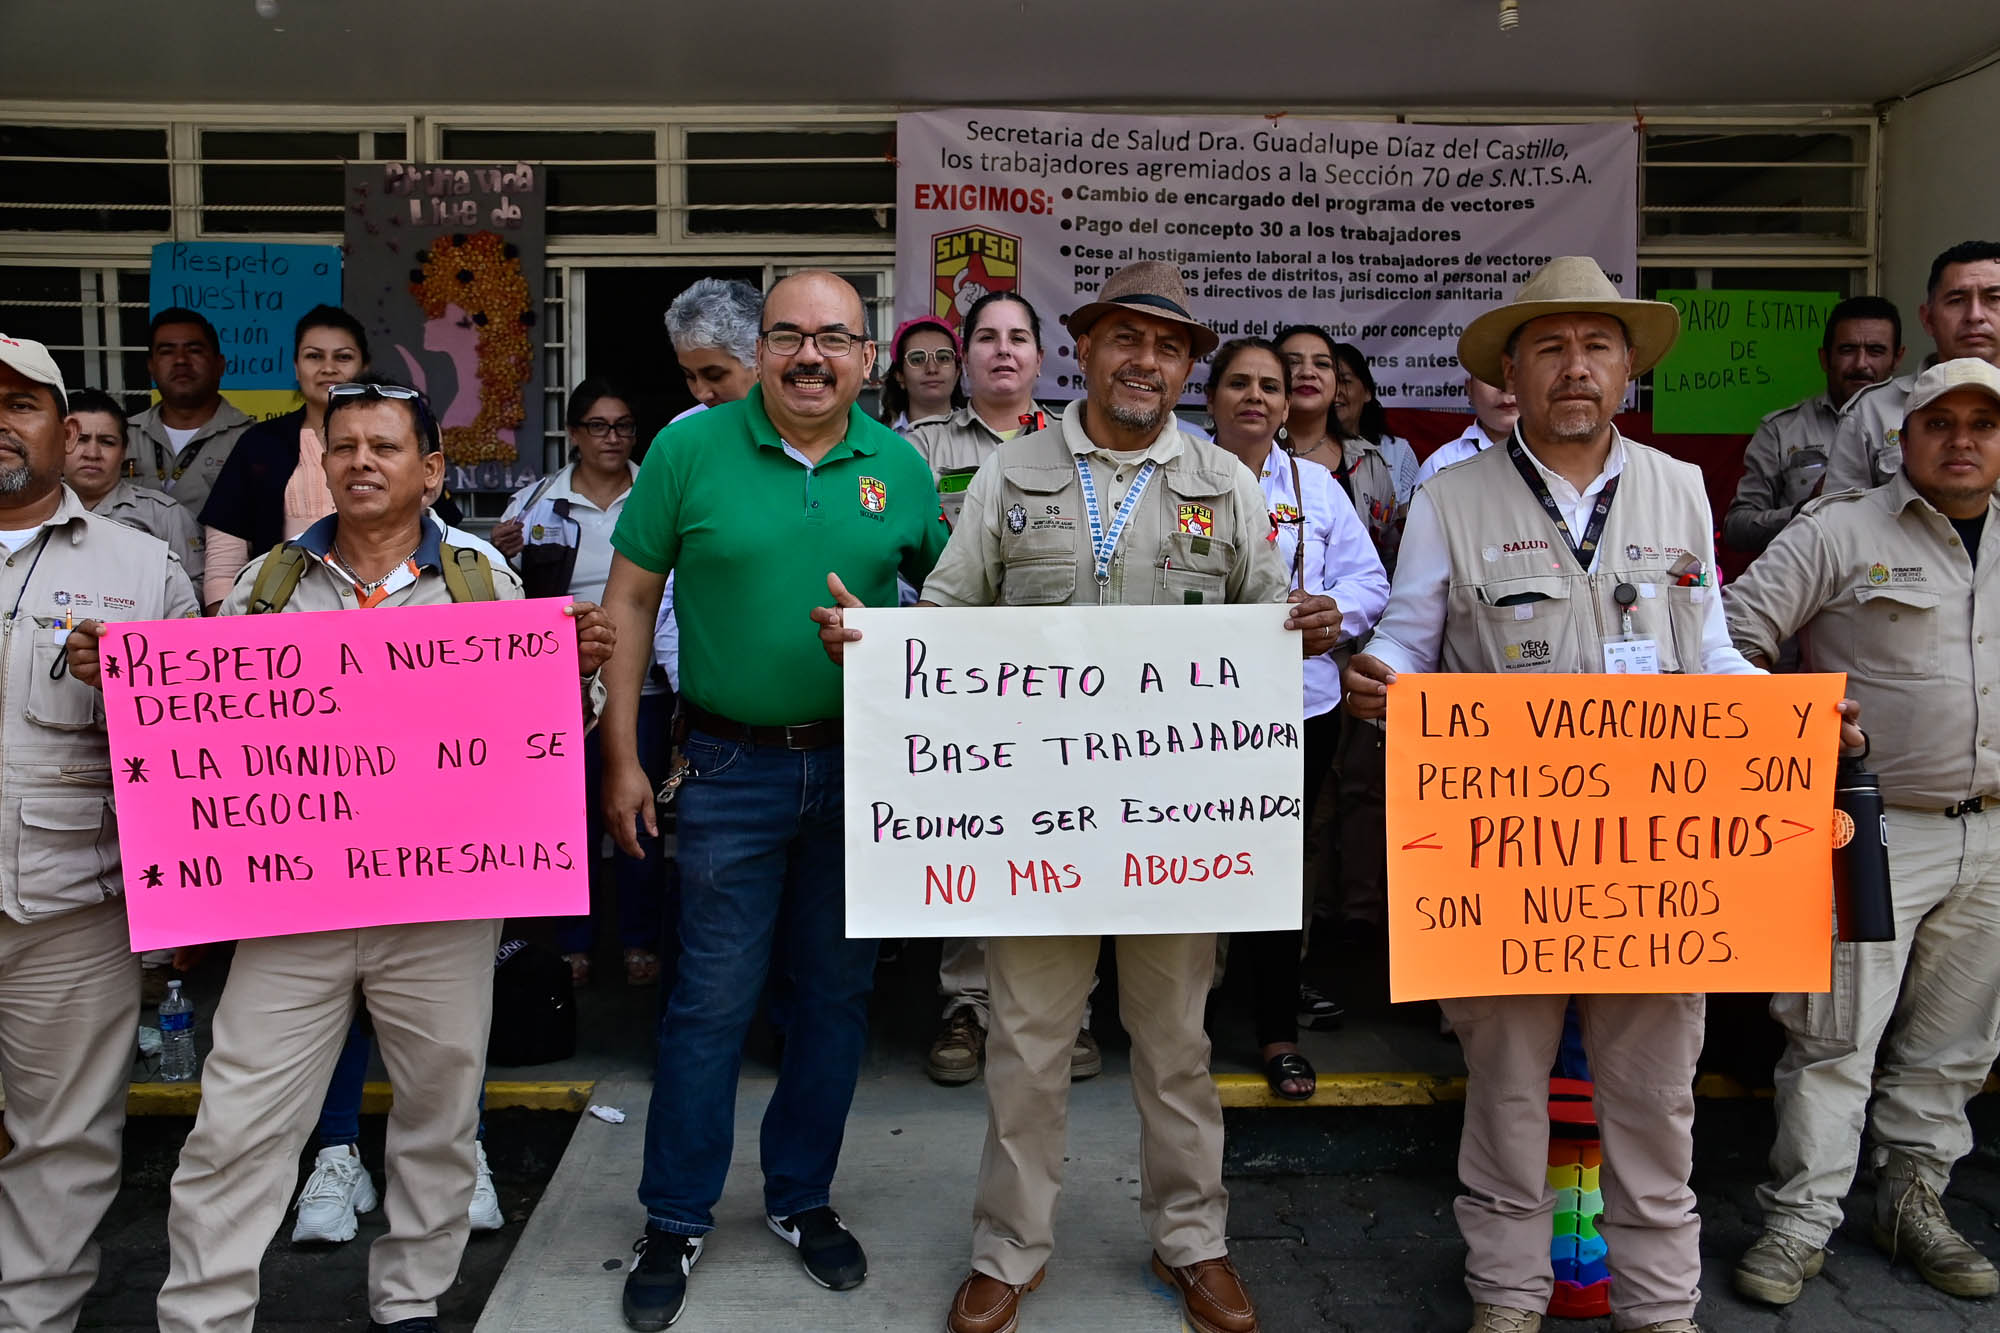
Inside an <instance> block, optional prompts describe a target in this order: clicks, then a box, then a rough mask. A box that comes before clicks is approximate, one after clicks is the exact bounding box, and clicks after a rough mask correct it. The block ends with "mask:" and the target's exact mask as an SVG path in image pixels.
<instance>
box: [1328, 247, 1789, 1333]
mask: <svg viewBox="0 0 2000 1333" xmlns="http://www.w3.org/2000/svg"><path fill="white" fill-rule="evenodd" d="M1679 328H1680V318H1679V316H1678V314H1677V313H1676V312H1675V310H1674V308H1673V306H1671V305H1668V304H1667V303H1665V302H1661V301H1635V300H1628V299H1626V298H1624V297H1622V296H1620V295H1619V293H1618V289H1617V288H1616V287H1614V286H1613V285H1612V284H1611V281H1610V280H1609V279H1608V278H1606V277H1605V276H1604V273H1603V271H1602V270H1601V269H1599V268H1598V266H1597V264H1596V263H1595V262H1594V261H1592V260H1590V259H1587V258H1564V259H1556V260H1553V261H1551V262H1550V263H1549V264H1547V265H1546V266H1544V267H1543V268H1542V269H1540V270H1539V271H1538V272H1536V273H1535V274H1534V276H1533V277H1531V278H1530V279H1529V280H1528V282H1527V283H1526V285H1524V286H1523V287H1522V288H1521V290H1520V291H1519V292H1518V293H1516V295H1515V298H1514V300H1513V301H1512V302H1510V303H1508V304H1507V305H1504V306H1501V307H1500V308H1498V309H1496V310H1490V311H1488V312H1486V313H1485V314H1483V315H1481V316H1480V317H1479V318H1477V319H1475V320H1474V321H1473V322H1472V323H1471V324H1470V325H1469V326H1468V327H1467V328H1466V330H1465V333H1464V334H1463V335H1462V336H1461V337H1460V339H1459V343H1458V355H1459V360H1460V361H1462V362H1463V363H1464V364H1465V368H1466V369H1467V370H1469V371H1471V372H1472V373H1473V374H1474V375H1476V376H1478V377H1479V378H1480V379H1481V380H1483V381H1485V382H1486V383H1487V384H1490V385H1492V386H1494V387H1495V388H1504V389H1505V390H1506V391H1507V392H1509V393H1511V394H1513V395H1514V396H1515V398H1516V400H1517V401H1518V403H1519V405H1520V419H1519V421H1518V423H1517V424H1516V426H1515V428H1514V432H1513V434H1512V436H1511V437H1510V438H1509V439H1508V440H1507V442H1506V444H1505V446H1504V447H1495V448H1492V449H1488V450H1486V451H1485V452H1483V453H1481V454H1479V455H1478V456H1477V457H1475V458H1472V459H1470V460H1469V461H1467V462H1464V463H1461V464H1459V465H1458V466H1457V467H1453V468H1448V469H1446V470H1445V471H1443V472H1440V473H1439V474H1438V475H1436V476H1435V477H1432V478H1431V479H1430V480H1429V481H1428V482H1426V483H1425V484H1424V486H1423V489H1422V490H1421V491H1419V492H1418V494H1417V496H1416V499H1415V502H1414V503H1413V504H1412V505H1411V507H1410V516H1409V525H1408V527H1407V529H1406V530H1405V533H1404V537H1403V547H1402V556H1401V560H1400V562H1399V564H1398V567H1397V570H1396V578H1395V586H1394V591H1393V592H1392V593H1391V596H1390V600H1389V606H1388V609H1387V611H1386V612H1384V614H1383V616H1382V619H1381V621H1380V622H1379V623H1378V624H1377V626H1376V629H1375V634H1374V637H1373V638H1371V639H1370V640H1369V642H1368V644H1367V647H1366V651H1365V652H1362V653H1357V654H1356V655H1355V657H1354V659H1353V660H1352V662H1351V663H1350V664H1349V666H1348V670H1347V676H1346V680H1345V682H1344V684H1345V687H1346V694H1347V698H1348V707H1349V708H1350V710H1351V711H1352V712H1354V713H1355V715H1356V716H1359V717H1363V718H1380V717H1382V716H1383V714H1384V712H1385V711H1386V708H1387V702H1388V701H1387V685H1388V683H1389V682H1391V681H1393V680H1394V679H1395V678H1396V674H1397V673H1398V672H1403V671H1432V670H1444V671H1456V672H1467V671H1493V672H1509V671H1544V672H1549V671H1555V672H1584V671H1612V670H1624V671H1686V672H1711V673H1728V674H1738V673H1751V672H1755V671H1756V669H1757V668H1755V667H1753V666H1751V665H1750V663H1749V662H1747V661H1745V660H1744V658H1743V656H1742V654H1740V653H1739V652H1737V651H1736V649H1735V648H1734V647H1733V646H1731V644H1730V641H1729V633H1728V629H1727V626H1726V624H1725V623H1724V620H1723V616H1722V608H1721V603H1720V599H1719V598H1718V596H1717V588H1716V585H1715V580H1714V576H1713V571H1714V566H1715V553H1714V549H1713V535H1712V534H1713V532H1714V522H1713V520H1712V519H1711V517H1710V513H1709V506H1708V496H1707V491H1706V490H1705V488H1704V486H1703V484H1702V476H1701V472H1700V470H1699V469H1697V468H1695V467H1692V466H1690V465H1689V464H1686V463H1680V462H1676V461H1674V460H1673V459H1671V458H1668V457H1667V456H1666V455H1665V454H1662V453H1660V452H1658V451H1657V450H1654V449H1650V448H1648V447H1646V446H1645V445H1642V444H1639V443H1637V442H1636V441H1632V440H1627V439H1625V438H1624V437H1622V436H1621V435H1620V434H1619V432H1618V430H1617V428H1616V427H1615V426H1613V425H1612V420H1611V418H1612V414H1613V413H1614V412H1616V411H1617V410H1618V407H1619V404H1620V403H1621V402H1622V401H1623V399H1624V397H1625V390H1626V386H1627V385H1628V384H1629V383H1630V382H1631V378H1632V376H1634V375H1636V374H1639V373H1640V372H1642V371H1644V370H1647V369H1648V368H1650V367H1651V366H1653V365H1654V364H1655V363H1656V362H1658V361H1659V359H1660V358H1661V357H1662V356H1663V355H1665V353H1666V351H1667V349H1668V348H1669V347H1670V346H1672V344H1673V341H1674V338H1675V337H1676V335H1677V334H1678V332H1679ZM1496 608H1504V609H1500V610H1498V611H1497V613H1496ZM1607 626H1609V627H1612V628H1610V629H1607V628H1606V627H1607ZM1619 630H1622V631H1623V632H1615V631H1619ZM1569 1001H1570V997H1569V996H1566V995H1517V996H1484V997H1467V998H1463V999H1454V1000H1446V1001H1445V1002H1444V1011H1445V1013H1446V1015H1447V1016H1448V1017H1449V1018H1450V1019H1451V1022H1452V1026H1453V1030H1454V1031H1455V1032H1456V1033H1457V1035H1458V1038H1459V1041H1460V1043H1461V1045H1462V1046H1463V1048H1464V1051H1465V1063H1466V1069H1467V1072H1468V1075H1469V1078H1468V1081H1467V1085H1466V1102H1465V1130H1464V1135H1463V1137H1462V1138H1461V1140H1460V1144H1459V1177H1460V1179H1461V1180H1462V1181H1463V1182H1464V1184H1465V1188H1466V1193H1465V1194H1464V1195H1462V1196H1461V1197H1460V1198H1459V1200H1458V1202H1457V1204H1456V1211H1457V1214H1458V1223H1459V1229H1460V1230H1461V1231H1462V1232H1463V1233H1464V1236H1465V1241H1466V1248H1467V1251H1468V1253H1467V1256H1466V1287H1467V1288H1468V1290H1469V1291H1470V1292H1471V1295H1472V1300H1473V1325H1472V1326H1473V1328H1474V1330H1475V1333H1482V1331H1486V1333H1533V1330H1535V1329H1536V1328H1538V1327H1539V1326H1540V1323H1541V1316H1542V1312H1543V1311H1544V1310H1546V1309H1547V1308H1548V1299H1549V1295H1550V1292H1551V1290H1552V1287H1553V1276H1552V1273H1551V1269H1550V1262H1549V1225H1550V1215H1551V1213H1552V1211H1553V1208H1554V1200H1553V1197H1552V1195H1551V1193H1550V1190H1549V1188H1548V1183H1547V1179H1546V1170H1547V1164H1548V1114H1547V1109H1546V1108H1547V1102H1548V1078H1549V1070H1550V1068H1551V1066H1552V1065H1553V1063H1554V1060H1555V1054H1556V1046H1557V1043H1558V1042H1559V1040H1560V1039H1561V1036H1562V1028H1563V1014H1564V1010H1565V1008H1566V1007H1567V1005H1568V1004H1569ZM1576 1002H1577V1007H1578V1009H1579V1011H1580V1013H1581V1016H1582V1020H1583V1037H1584V1044H1585V1047H1586V1048H1587V1050H1588V1053H1589V1056H1590V1062H1591V1072H1592V1074H1593V1076H1594V1077H1595V1079H1596V1110H1597V1120H1598V1124H1599V1126H1600V1127H1601V1129H1602V1134H1603V1140H1604V1160H1605V1168H1604V1169H1605V1177H1604V1180H1605V1184H1604V1215H1603V1221H1602V1223H1601V1224H1600V1227H1601V1230H1602V1231H1603V1233H1604V1238H1605V1241H1606V1243H1607V1244H1608V1246H1609V1248H1610V1255H1609V1263H1610V1266H1611V1272H1612V1278H1613V1281H1612V1283H1611V1300H1612V1305H1613V1320H1612V1322H1613V1325H1614V1326H1615V1327H1616V1328H1619V1329H1621V1330H1623V1329H1649V1330H1655V1333H1691V1331H1692V1330H1694V1328H1695V1325H1694V1322H1693V1317H1694V1312H1695V1306H1696V1303H1697V1302H1698V1300H1699V1299H1700V1293H1699V1291H1698V1290H1697V1284H1698V1282H1699V1280H1700V1277H1701V1256H1700V1253H1699V1250H1698V1248H1697V1242H1698V1240H1699V1234H1700V1222H1699V1219H1697V1217H1696V1216H1695V1211H1694V1192H1693V1191H1692V1190H1691V1189H1690V1188H1689V1187H1688V1173H1689V1170H1690V1169H1691V1166H1692V1162H1693V1140H1692V1127H1693V1122H1694V1096H1693V1090H1692V1089H1693V1082H1694V1063H1695V1056H1696V1055H1697V1054H1698V1053H1699V1052H1700V1050H1701V1041H1702V1017H1703V1013H1704V997H1703V996H1700V995H1579V996H1577V997H1576Z"/></svg>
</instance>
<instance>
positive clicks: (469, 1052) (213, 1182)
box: [159, 921, 500, 1333]
mask: <svg viewBox="0 0 2000 1333" xmlns="http://www.w3.org/2000/svg"><path fill="white" fill-rule="evenodd" d="M499 942H500V923H499V922H498V921H439V922H431V923H427V924H422V925H411V926H374V927H370V928H368V929H366V930H330V931H323V932H320V933H317V934H311V935H281V936H278V937H276V938H272V939H262V940H244V941H243V942H242V943H241V944H239V945H237V946H236V960H235V962H234V963H233V964H232V966H231V967H230V971H229V984H228V987H227V988H226V989H225V990H224V991H223V993H222V1003H221V1005H220V1006H219V1007H218V1008H217V1010H216V1015H215V1048H214V1050H213V1051H212V1052H211V1053H210V1054H209V1057H208V1063H207V1064H206V1065H205V1066H204V1067H203V1069H202V1077H201V1094H202V1096H201V1112H200V1114H199V1115H198V1116H196V1118H195V1123H194V1130H193V1132H192V1133H190V1134H189V1135H188V1139H187V1144H186V1146H184V1147H183V1148H182V1149H181V1161H180V1168H179V1170H177V1171H175V1172H174V1181H173V1201H172V1205H171V1207H170V1208H169V1210H168V1213H167V1240H168V1244H169V1246H170V1247H171V1250H172V1258H171V1263H170V1266H169V1268H168V1272H167V1282H166V1285H165V1286H164V1287H162V1288H161V1290H160V1301H159V1324H160V1327H161V1328H162V1329H163V1330H166V1331H167V1333H195V1331H196V1330H201V1331H202V1333H213V1331H221V1330H226V1331H228V1333H247V1330H249V1328H250V1327H251V1324H252V1321H253V1320H254V1319H255V1317H256V1313H257V1294H258V1273H257V1268H258V1264H259V1262H260V1261H261V1260H262V1259H263V1257H264V1249H265V1247H266V1246H267V1245H269V1244H270V1241H271V1237H272V1235H273V1234H274V1233H275V1232H276V1231H277V1229H278V1224H279V1223H280V1222H281V1221H283V1220H284V1215H285V1209H286V1205H287V1204H288V1203H289V1201H290V1198H291V1193H292V1187H293V1184H294V1182H295V1181H296V1179H297V1175H298V1160H299V1150H300V1149H301V1148H303V1147H304V1146H305V1141H306V1136H307V1135H308V1134H309V1133H310V1132H311V1131H312V1127H313V1123H314V1121H315V1120H316V1119H317V1118H318V1115H319V1109H320V1103H321V1101H322V1100H324V1099H325V1096H326V1087H327V1083H328V1081H329V1079H330V1078H331V1077H332V1074H333V1065H334V1061H335V1059H336V1058H337V1057H338V1056H339V1054H340V1048H341V1044H342V1043H343V1042H344V1041H345V1040H346V1037H347V1027H348V1023H349V1022H350V1021H351V1020H352V1019H353V1016H354V1004H355V998H354V997H355V991H356V989H357V987H358V988H359V989H360V991H361V993H362V994H364V995H365V996H366V997H367V1000H368V1012H369V1015H370V1016H371V1017H372V1018H373V1020H374V1023H375V1041H376V1045H377V1047H378V1049H379V1050H380V1051H381V1052H382V1062H383V1064H384V1065H386V1066H387V1067H388V1071H389V1081H390V1084H391V1086H392V1087H394V1089H395V1092H396V1100H395V1104H394V1106H393V1108H392V1109H391V1110H390V1112H389V1139H388V1180H389V1183H388V1189H387V1190H386V1192H385V1202H386V1207H387V1209H388V1220H389V1232H388V1234H387V1235H385V1236H382V1237H380V1238H379V1239H377V1240H376V1242H375V1244H374V1246H373V1247H372V1248H371V1249H370V1250H369V1252H368V1313H369V1316H370V1317H371V1318H372V1319H374V1320H375V1321H376V1322H377V1323H382V1324H391V1323H394V1322H396V1321H397V1320H399V1319H414V1318H418V1317H421V1316H426V1315H429V1316H435V1315H436V1314H437V1298H438V1296H439V1294H440V1293H442V1292H443V1291H444V1290H445V1289H446V1288H447V1287H449V1286H450V1285H451V1283H452V1281H453V1280H454V1279H455V1278H456V1277H457V1275H458V1261H459V1257H460V1255H461V1254H462V1253H463V1252H464V1250H465V1238H466V1234H467V1224H466V1208H467V1207H468V1205H469V1204H470V1203H471V1201H472V1180H473V1138H474V1134H475V1131H476V1129H477V1127H478V1123H479V1108H478V1100H479V1088H480V1081H481V1079H482V1077H483V1076H484V1072H485V1068H486V1035H487V1028H488V1025H489V1024H490V1022H491V1020H492V1015H493V953H494V950H495V949H496V948H497V947H498V945H499Z"/></svg>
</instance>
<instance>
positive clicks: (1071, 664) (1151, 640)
mask: <svg viewBox="0 0 2000 1333" xmlns="http://www.w3.org/2000/svg"><path fill="white" fill-rule="evenodd" d="M847 623H848V624H849V625H852V626H854V627H855V628H857V629H860V630H861V631H862V633H863V635H864V636H865V637H864V638H863V639H862V641H861V642H859V643H856V644H850V645H849V646H848V649H847V668H846V676H845V699H846V720H847V725H846V751H847V755H846V758H847V792H846V812H847V933H848V935H849V936H850V937H851V938H867V937H872V936H922V935H972V936H984V935H1146V934H1173V933H1181V932H1193V933H1200V932H1205V931H1233V930H1281V929H1294V930H1295V929H1297V928H1298V926H1299V924H1300V921H1301V919H1302V897H1301V875H1302V873H1303V870H1302V865H1301V860H1302V851H1303V844H1304V825H1303V822H1302V820H1301V818H1300V813H1299V798H1300V790H1301V778H1302V775H1303V765H1302V750H1301V748H1300V746H1301V743H1302V742H1301V733H1300V723H1301V716H1300V715H1301V712H1302V711H1303V700H1304V684H1303V672H1302V669H1301V664H1300V657H1299V640H1298V636H1297V635H1295V634H1290V633H1287V632H1286V631H1285V629H1284V623H1285V608H1284V607H1283V606H1282V605H1270V606H1103V607H1098V606H1090V607H998V608H987V609H977V610H967V609H949V610H947V609H935V610H933V609H908V610H896V609H876V610H859V611H850V612H848V614H847Z"/></svg>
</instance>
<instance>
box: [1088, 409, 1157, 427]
mask: <svg viewBox="0 0 2000 1333" xmlns="http://www.w3.org/2000/svg"><path fill="white" fill-rule="evenodd" d="M1166 413H1167V409H1166V408H1164V407H1160V408H1155V409H1154V410H1153V411H1151V412H1142V411H1140V410H1139V409H1137V408H1134V407H1107V408H1105V409H1104V414H1105V415H1106V416H1108V417H1110V418H1111V419H1112V420H1113V421H1115V422H1117V423H1118V424H1119V425H1121V426H1123V427H1125V428H1126V429H1127V430H1151V429H1152V428H1153V427H1155V426H1157V425H1159V424H1160V421H1161V419H1162V418H1163V417H1164V416H1165V415H1166Z"/></svg>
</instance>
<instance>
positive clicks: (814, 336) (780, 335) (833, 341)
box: [757, 329, 861, 356]
mask: <svg viewBox="0 0 2000 1333" xmlns="http://www.w3.org/2000/svg"><path fill="white" fill-rule="evenodd" d="M757 336H758V337H760V338H762V339H763V340H764V346H766V347H768V348H770V349H771V350H772V351H773V352H775V353H777V354H778V355H779V356H792V355H794V354H795V353H797V352H798V351H799V349H800V348H802V347H804V346H805V345H806V343H807V341H808V340H810V341H811V342H812V345H813V346H815V347H817V348H819V354H820V355H821V356H846V355H847V354H848V353H849V352H851V351H853V350H854V344H856V343H858V342H860V341H861V339H859V338H857V337H856V336H854V335H853V334H851V333H849V332H847V331H846V330H845V329H821V330H819V331H818V332H817V333H804V332H801V331H800V330H798V329H763V330H760V331H759V332H758V335H757Z"/></svg>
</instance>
